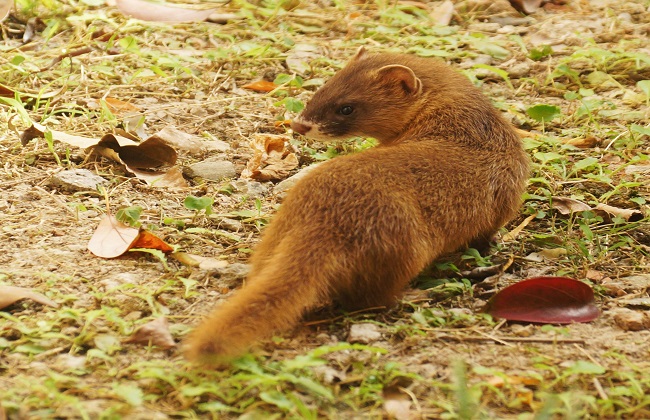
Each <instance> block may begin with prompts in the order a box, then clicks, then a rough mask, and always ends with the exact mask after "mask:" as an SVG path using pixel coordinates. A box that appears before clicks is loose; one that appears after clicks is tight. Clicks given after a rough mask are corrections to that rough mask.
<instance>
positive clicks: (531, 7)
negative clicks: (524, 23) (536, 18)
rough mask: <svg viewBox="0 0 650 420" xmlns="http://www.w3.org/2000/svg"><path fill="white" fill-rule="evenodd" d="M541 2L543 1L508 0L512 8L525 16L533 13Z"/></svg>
mask: <svg viewBox="0 0 650 420" xmlns="http://www.w3.org/2000/svg"><path fill="white" fill-rule="evenodd" d="M543 2H544V0H510V4H511V5H512V7H514V8H515V9H517V10H518V11H520V12H524V13H527V14H530V13H533V12H535V11H536V10H537V9H539V8H540V6H541V5H542V3H543Z"/></svg>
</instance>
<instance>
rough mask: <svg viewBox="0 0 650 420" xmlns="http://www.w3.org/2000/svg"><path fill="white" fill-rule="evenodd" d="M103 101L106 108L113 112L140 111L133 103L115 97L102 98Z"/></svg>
mask: <svg viewBox="0 0 650 420" xmlns="http://www.w3.org/2000/svg"><path fill="white" fill-rule="evenodd" d="M104 102H106V106H108V109H109V110H110V111H111V112H112V113H114V114H124V113H129V112H138V111H140V108H138V107H137V106H135V105H133V104H132V103H130V102H124V101H121V100H119V99H116V98H110V97H108V98H104Z"/></svg>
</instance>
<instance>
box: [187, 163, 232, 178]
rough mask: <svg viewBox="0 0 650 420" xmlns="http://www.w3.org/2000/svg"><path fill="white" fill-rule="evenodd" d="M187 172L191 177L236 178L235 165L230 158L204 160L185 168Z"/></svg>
mask: <svg viewBox="0 0 650 420" xmlns="http://www.w3.org/2000/svg"><path fill="white" fill-rule="evenodd" d="M185 174H186V175H187V176H189V177H190V178H195V177H201V178H204V179H209V180H212V181H221V180H222V179H225V178H234V177H235V175H236V172H235V165H233V163H232V162H230V161H228V160H210V159H208V160H204V161H203V162H198V163H195V164H193V165H190V166H189V167H187V168H185Z"/></svg>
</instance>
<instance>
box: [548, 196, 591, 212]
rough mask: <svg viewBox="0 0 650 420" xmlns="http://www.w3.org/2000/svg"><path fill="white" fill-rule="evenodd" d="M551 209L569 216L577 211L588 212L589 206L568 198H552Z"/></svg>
mask: <svg viewBox="0 0 650 420" xmlns="http://www.w3.org/2000/svg"><path fill="white" fill-rule="evenodd" d="M551 200H552V203H553V204H552V207H553V208H554V209H555V210H557V211H559V212H560V213H562V214H571V213H576V212H579V211H589V210H591V206H590V205H589V204H587V203H583V202H582V201H580V200H576V199H573V198H568V197H552V198H551Z"/></svg>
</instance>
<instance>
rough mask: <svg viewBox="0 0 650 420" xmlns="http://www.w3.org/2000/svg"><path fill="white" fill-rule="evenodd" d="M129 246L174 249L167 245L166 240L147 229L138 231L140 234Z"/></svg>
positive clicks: (166, 250) (161, 249)
mask: <svg viewBox="0 0 650 420" xmlns="http://www.w3.org/2000/svg"><path fill="white" fill-rule="evenodd" d="M131 248H146V249H157V250H160V251H162V252H172V251H173V250H174V248H172V247H171V246H170V245H168V244H167V242H165V241H163V240H162V239H160V238H159V237H157V236H156V235H154V234H153V233H151V232H149V231H148V230H142V231H140V235H139V236H138V238H137V239H136V240H135V242H133V244H132V245H131ZM131 248H129V249H131Z"/></svg>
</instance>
